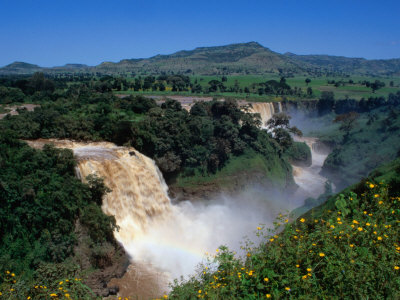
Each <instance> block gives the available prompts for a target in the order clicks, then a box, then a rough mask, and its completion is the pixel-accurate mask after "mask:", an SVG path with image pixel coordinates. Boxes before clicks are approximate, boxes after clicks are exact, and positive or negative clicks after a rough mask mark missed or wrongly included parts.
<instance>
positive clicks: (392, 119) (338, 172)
mask: <svg viewBox="0 0 400 300" xmlns="http://www.w3.org/2000/svg"><path fill="white" fill-rule="evenodd" d="M399 99H400V98H399ZM398 107H399V106H387V107H383V108H380V109H374V110H371V111H370V112H367V113H360V114H359V115H358V117H357V119H355V118H352V115H353V116H354V113H351V114H346V115H343V120H342V121H341V128H340V129H339V130H333V131H332V132H330V133H327V134H326V135H325V137H324V141H325V142H328V143H329V144H333V145H336V146H335V147H334V149H333V151H332V152H331V153H330V154H329V156H328V157H327V159H326V160H325V162H324V166H323V174H324V175H326V176H327V177H328V178H329V179H330V180H331V181H332V182H333V183H334V184H335V185H336V186H338V187H339V188H343V187H346V186H348V185H350V184H353V183H355V182H356V181H357V180H360V179H361V178H362V177H364V176H367V174H368V173H369V172H370V171H371V170H373V169H374V168H376V167H377V166H378V165H380V164H382V163H384V162H388V161H390V160H393V159H395V158H396V157H397V156H398V154H399V149H400V148H399V147H398V145H399V144H400V134H399V133H400V112H399V110H398ZM354 157H357V159H354Z"/></svg>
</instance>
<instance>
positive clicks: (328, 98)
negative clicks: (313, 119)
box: [317, 91, 335, 115]
mask: <svg viewBox="0 0 400 300" xmlns="http://www.w3.org/2000/svg"><path fill="white" fill-rule="evenodd" d="M334 104H335V97H334V94H333V92H326V91H324V92H322V93H321V98H320V99H319V101H318V104H317V108H318V113H319V115H325V114H327V113H330V112H331V111H332V109H333V106H334Z"/></svg>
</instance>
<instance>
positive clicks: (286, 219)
mask: <svg viewBox="0 0 400 300" xmlns="http://www.w3.org/2000/svg"><path fill="white" fill-rule="evenodd" d="M287 222H289V220H288V219H286V220H285V223H287ZM267 295H269V294H267ZM270 297H271V295H270ZM267 298H268V297H267Z"/></svg>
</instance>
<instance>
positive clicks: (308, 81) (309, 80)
mask: <svg viewBox="0 0 400 300" xmlns="http://www.w3.org/2000/svg"><path fill="white" fill-rule="evenodd" d="M304 81H305V82H306V85H307V86H308V84H309V83H310V82H311V79H310V78H306V80H304Z"/></svg>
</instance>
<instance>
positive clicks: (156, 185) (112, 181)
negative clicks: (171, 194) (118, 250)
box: [28, 140, 172, 245]
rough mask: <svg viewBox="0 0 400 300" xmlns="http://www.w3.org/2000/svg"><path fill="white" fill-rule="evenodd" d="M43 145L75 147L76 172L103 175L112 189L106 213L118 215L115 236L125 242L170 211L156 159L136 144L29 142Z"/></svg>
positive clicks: (138, 235)
mask: <svg viewBox="0 0 400 300" xmlns="http://www.w3.org/2000/svg"><path fill="white" fill-rule="evenodd" d="M28 143H29V144H30V145H31V146H33V147H36V148H40V147H41V146H43V145H44V144H45V143H46V144H47V143H52V144H54V145H55V146H56V147H59V148H68V149H71V150H73V151H74V154H75V156H76V157H77V159H78V166H77V171H78V172H77V173H78V174H77V175H78V176H79V177H80V178H82V180H85V178H86V177H87V176H88V175H90V174H96V175H97V176H99V177H102V178H103V179H104V183H105V185H106V186H107V187H108V188H110V189H111V190H112V191H111V192H110V193H108V194H107V195H106V196H105V197H104V198H103V205H102V209H103V211H104V213H105V214H107V215H113V216H115V219H116V221H117V225H118V226H120V230H119V231H118V232H115V237H116V239H117V240H118V241H120V242H121V243H122V244H123V245H126V244H128V243H129V242H131V241H133V240H135V239H138V238H140V236H142V235H144V234H145V232H146V228H149V227H150V223H154V222H157V221H160V220H162V219H164V218H165V217H167V216H168V215H169V214H170V213H171V207H172V206H171V202H170V199H169V198H168V194H167V190H168V187H167V185H166V184H165V182H164V179H163V178H162V175H161V173H160V171H159V170H158V168H157V166H156V165H155V163H154V161H153V160H151V159H150V158H148V157H146V156H144V155H143V154H141V153H140V152H138V151H136V150H135V149H133V148H127V147H117V146H116V145H114V144H112V143H107V142H99V143H78V142H72V141H66V140H36V141H29V142H28Z"/></svg>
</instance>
